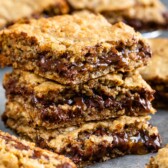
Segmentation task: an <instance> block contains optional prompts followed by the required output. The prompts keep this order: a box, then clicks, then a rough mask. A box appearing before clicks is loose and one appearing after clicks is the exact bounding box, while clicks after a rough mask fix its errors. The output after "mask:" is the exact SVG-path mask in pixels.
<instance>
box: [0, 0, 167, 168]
mask: <svg viewBox="0 0 168 168" xmlns="http://www.w3.org/2000/svg"><path fill="white" fill-rule="evenodd" d="M163 2H164V3H165V4H166V5H167V6H168V0H163ZM161 37H168V32H162V33H161ZM9 71H11V68H5V69H0V114H2V113H3V111H4V108H5V101H6V100H5V96H4V90H3V87H2V79H3V75H4V74H5V73H6V72H9ZM151 123H152V124H153V125H155V126H157V127H158V128H159V131H160V134H161V137H162V140H163V145H164V144H166V143H168V111H163V110H158V112H157V113H156V114H155V115H154V116H153V117H152V120H151ZM0 129H1V130H3V131H6V132H9V133H12V132H11V131H10V130H9V129H7V128H5V126H4V125H3V122H2V121H0ZM153 155H155V154H148V155H141V156H137V155H130V156H124V157H120V158H117V159H112V160H110V161H107V162H104V163H98V164H96V165H94V166H90V168H144V167H145V164H146V163H148V161H149V159H150V157H151V156H153Z"/></svg>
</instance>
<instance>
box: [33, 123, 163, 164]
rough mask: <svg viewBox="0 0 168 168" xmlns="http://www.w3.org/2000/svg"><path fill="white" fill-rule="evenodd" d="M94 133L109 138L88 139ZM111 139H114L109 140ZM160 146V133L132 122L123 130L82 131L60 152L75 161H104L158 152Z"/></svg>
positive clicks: (100, 128)
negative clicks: (147, 129) (150, 132)
mask: <svg viewBox="0 0 168 168" xmlns="http://www.w3.org/2000/svg"><path fill="white" fill-rule="evenodd" d="M149 127H150V126H149ZM93 135H94V136H95V137H96V138H102V137H103V136H106V137H108V138H107V139H108V140H105V138H104V139H103V140H101V141H99V142H98V143H96V142H92V143H91V142H88V141H87V140H88V139H89V138H90V136H93ZM109 139H113V140H112V141H111V142H109ZM38 140H39V141H38ZM38 140H37V142H36V143H37V144H38V145H39V146H40V147H42V148H49V149H50V147H48V146H42V144H41V141H40V139H38ZM41 140H42V139H41ZM87 142H88V143H87ZM43 145H44V143H43ZM160 147H161V139H160V137H159V135H154V134H153V135H149V133H148V132H147V131H146V130H143V129H140V130H137V128H136V127H135V125H134V124H132V125H126V126H125V130H124V131H123V132H117V131H113V132H111V131H110V130H109V129H108V128H103V127H98V128H96V130H91V131H89V130H87V131H84V132H80V133H79V135H78V137H77V139H75V140H74V141H73V142H72V143H71V142H69V143H68V144H67V146H66V147H65V148H63V149H62V150H61V151H59V153H60V154H63V155H65V156H67V157H69V158H70V159H72V160H73V161H74V162H75V163H81V162H87V161H89V162H90V161H91V162H99V161H103V159H104V158H106V159H107V158H108V159H110V158H114V157H118V156H122V155H125V154H147V153H149V152H157V151H158V149H159V148H160Z"/></svg>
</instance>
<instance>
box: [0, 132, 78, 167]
mask: <svg viewBox="0 0 168 168" xmlns="http://www.w3.org/2000/svg"><path fill="white" fill-rule="evenodd" d="M0 167H1V168H76V166H75V165H74V163H72V161H70V160H69V159H68V158H66V157H64V156H61V155H58V154H55V153H53V152H50V151H47V150H43V149H40V148H38V147H35V144H34V143H29V142H26V141H24V140H20V139H18V138H16V137H14V136H11V135H9V134H8V133H4V132H2V131H0Z"/></svg>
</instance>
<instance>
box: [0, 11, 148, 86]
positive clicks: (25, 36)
mask: <svg viewBox="0 0 168 168" xmlns="http://www.w3.org/2000/svg"><path fill="white" fill-rule="evenodd" d="M0 48H1V50H0V54H2V55H3V56H5V57H6V59H10V60H11V62H12V63H13V67H14V68H20V69H23V70H29V71H32V72H34V73H35V74H38V75H40V76H43V77H45V78H48V79H52V80H54V81H57V82H59V83H61V84H66V85H69V84H78V83H83V82H86V81H88V80H90V79H94V78H97V77H100V76H102V75H105V74H108V73H109V72H120V71H121V72H128V71H132V70H135V68H138V67H141V66H144V65H146V63H147V61H148V59H149V58H150V57H151V53H150V47H149V46H148V43H146V41H145V40H144V39H143V38H142V37H141V35H140V34H139V33H136V32H135V31H134V29H133V28H131V27H129V26H127V25H125V24H124V23H118V24H115V25H111V24H110V23H109V22H108V21H107V20H106V19H105V18H104V17H103V16H101V15H99V14H98V15H95V14H91V13H89V12H81V13H80V12H79V13H78V14H74V15H64V16H56V17H52V18H42V19H39V20H30V21H29V22H26V23H18V24H15V25H13V26H11V27H10V28H8V29H5V30H4V31H2V32H1V33H0Z"/></svg>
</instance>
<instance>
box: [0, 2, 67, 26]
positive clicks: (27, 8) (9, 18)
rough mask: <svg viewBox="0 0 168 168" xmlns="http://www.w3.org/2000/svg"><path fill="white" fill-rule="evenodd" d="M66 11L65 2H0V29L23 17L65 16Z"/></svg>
mask: <svg viewBox="0 0 168 168" xmlns="http://www.w3.org/2000/svg"><path fill="white" fill-rule="evenodd" d="M68 9H69V8H68V5H67V3H66V1H65V0H42V1H41V0H17V1H15V0H7V1H4V0H1V1H0V28H3V27H5V26H7V25H9V24H11V23H14V22H15V21H17V20H18V19H22V18H25V17H37V15H48V16H53V15H58V14H65V13H67V12H68Z"/></svg>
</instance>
